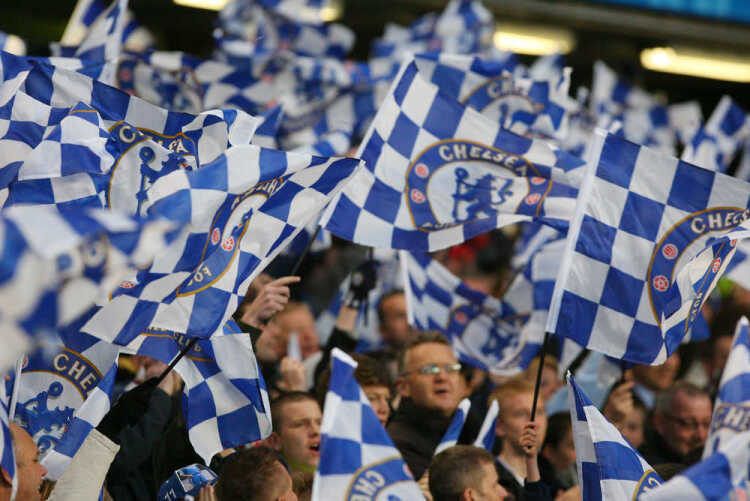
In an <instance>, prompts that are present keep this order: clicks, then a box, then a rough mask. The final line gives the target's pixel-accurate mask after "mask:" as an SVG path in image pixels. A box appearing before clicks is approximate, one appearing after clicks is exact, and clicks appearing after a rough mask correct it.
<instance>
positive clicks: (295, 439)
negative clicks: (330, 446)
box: [266, 391, 322, 471]
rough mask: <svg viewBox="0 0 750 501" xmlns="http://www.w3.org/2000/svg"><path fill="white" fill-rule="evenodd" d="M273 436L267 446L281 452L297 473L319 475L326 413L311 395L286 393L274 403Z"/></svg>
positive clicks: (272, 415) (272, 411)
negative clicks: (322, 431) (322, 411)
mask: <svg viewBox="0 0 750 501" xmlns="http://www.w3.org/2000/svg"><path fill="white" fill-rule="evenodd" d="M271 419H272V420H273V429H274V431H273V433H271V436H270V437H268V438H267V439H266V443H267V444H268V445H269V446H270V447H271V448H273V449H274V450H276V451H278V452H279V453H280V454H281V456H282V457H283V458H284V459H285V460H286V462H287V463H288V464H289V466H290V468H291V469H292V470H293V471H315V468H316V467H317V466H318V461H319V460H320V422H321V419H322V413H321V411H320V406H319V405H318V402H317V400H315V398H314V397H313V396H312V395H310V394H309V393H305V392H301V391H293V392H289V393H284V394H282V395H281V396H279V397H278V398H277V399H275V400H274V401H272V402H271Z"/></svg>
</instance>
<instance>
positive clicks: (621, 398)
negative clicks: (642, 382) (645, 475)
mask: <svg viewBox="0 0 750 501" xmlns="http://www.w3.org/2000/svg"><path fill="white" fill-rule="evenodd" d="M634 385H635V383H634V382H633V381H623V382H622V383H619V384H618V385H617V386H615V387H614V389H613V390H612V392H610V394H609V396H608V397H607V401H606V403H605V404H604V408H603V410H602V414H604V417H606V418H607V419H608V420H609V421H610V422H611V423H612V424H613V425H615V427H616V428H617V429H618V430H620V433H622V435H623V436H624V437H625V438H626V439H627V440H628V442H630V445H632V446H633V447H635V448H636V449H637V448H639V447H640V446H641V444H642V443H643V437H644V434H645V429H646V417H647V415H648V410H647V409H646V406H645V405H644V404H643V402H642V401H641V399H639V398H638V397H636V396H635V395H633V391H632V390H633V387H634Z"/></svg>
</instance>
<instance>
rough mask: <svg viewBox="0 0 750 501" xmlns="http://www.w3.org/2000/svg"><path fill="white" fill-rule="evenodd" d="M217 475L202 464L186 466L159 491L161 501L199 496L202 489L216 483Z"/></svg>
mask: <svg viewBox="0 0 750 501" xmlns="http://www.w3.org/2000/svg"><path fill="white" fill-rule="evenodd" d="M216 479H217V476H216V473H214V472H213V471H211V469H210V468H208V467H206V466H203V465H202V464H197V463H196V464H191V465H190V466H184V467H182V468H180V469H179V470H177V471H176V472H174V473H173V474H172V475H171V476H170V477H169V478H168V479H167V481H166V482H164V483H163V484H162V486H161V489H159V496H158V497H159V501H176V500H178V499H185V497H186V496H193V497H196V496H198V493H199V492H200V490H201V488H203V487H204V486H206V485H214V484H215V483H216Z"/></svg>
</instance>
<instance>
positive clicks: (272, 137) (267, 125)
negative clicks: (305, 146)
mask: <svg viewBox="0 0 750 501" xmlns="http://www.w3.org/2000/svg"><path fill="white" fill-rule="evenodd" d="M283 118H284V110H283V108H282V107H281V106H275V107H273V108H271V109H270V110H268V111H267V112H265V113H264V114H263V116H261V117H260V119H261V120H262V121H261V122H260V124H259V125H258V128H257V129H256V130H255V135H253V141H252V143H253V144H254V145H257V146H262V147H263V148H273V149H278V147H279V142H278V139H277V136H278V134H279V127H281V120H282V119H283ZM309 153H312V152H309ZM313 154H314V153H313ZM326 156H332V155H326Z"/></svg>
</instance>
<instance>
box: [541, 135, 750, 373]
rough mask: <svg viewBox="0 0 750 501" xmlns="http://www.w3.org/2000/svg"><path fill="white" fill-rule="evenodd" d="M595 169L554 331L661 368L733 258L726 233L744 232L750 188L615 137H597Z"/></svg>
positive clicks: (571, 242)
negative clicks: (737, 230)
mask: <svg viewBox="0 0 750 501" xmlns="http://www.w3.org/2000/svg"><path fill="white" fill-rule="evenodd" d="M590 166H591V168H590V169H588V171H587V173H586V178H585V179H584V182H583V186H582V188H581V195H580V197H579V200H578V207H577V209H576V216H575V218H574V219H573V222H572V223H571V227H570V230H569V233H568V240H567V245H566V249H565V253H564V255H563V256H562V261H561V266H560V271H559V274H558V278H557V281H556V283H555V290H554V293H553V297H552V303H551V306H550V312H549V316H548V323H547V330H548V331H549V332H553V333H557V334H560V335H562V336H566V337H568V338H571V339H572V340H574V341H575V342H577V343H578V344H579V345H581V346H585V347H587V348H589V349H594V350H597V351H601V352H603V353H605V354H607V355H609V356H611V357H614V358H617V359H624V360H628V361H631V362H635V363H641V364H659V363H662V362H663V361H664V360H666V358H667V357H668V356H669V355H670V354H671V353H672V352H674V350H676V349H677V346H678V345H679V344H680V343H681V342H682V341H683V340H684V338H685V334H686V332H689V330H690V328H691V326H692V324H693V321H694V320H695V318H696V315H697V313H698V311H699V310H700V305H701V304H702V303H703V301H704V300H705V298H706V297H707V295H708V294H709V293H710V292H711V290H712V289H713V287H714V285H715V282H716V281H717V280H718V277H719V276H720V275H721V274H722V273H723V272H724V269H725V268H726V267H727V264H728V263H729V261H730V260H731V257H732V255H733V252H734V250H735V249H736V247H735V245H734V242H731V243H730V239H729V238H728V237H727V235H726V234H725V233H726V232H728V231H730V230H733V229H735V228H737V229H743V230H744V228H743V225H742V224H741V223H742V222H743V221H744V220H745V219H746V218H747V217H748V211H747V207H748V204H749V203H750V185H748V184H747V183H742V182H740V181H738V180H737V179H734V178H731V177H729V176H725V175H723V174H720V173H717V172H715V171H709V170H706V169H702V168H700V167H696V166H693V165H690V164H687V163H685V162H682V161H679V160H677V159H676V158H671V157H668V156H665V155H663V154H660V153H658V152H655V151H653V150H651V149H649V148H646V147H643V146H638V145H636V144H633V143H630V142H628V141H627V140H625V139H623V138H621V137H619V136H614V135H611V134H610V135H607V136H606V137H604V136H602V135H600V134H597V135H596V136H595V143H594V147H593V148H592V155H591V157H590ZM739 233H742V232H739ZM733 238H737V239H742V238H744V236H743V235H741V234H740V235H737V236H736V237H733Z"/></svg>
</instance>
